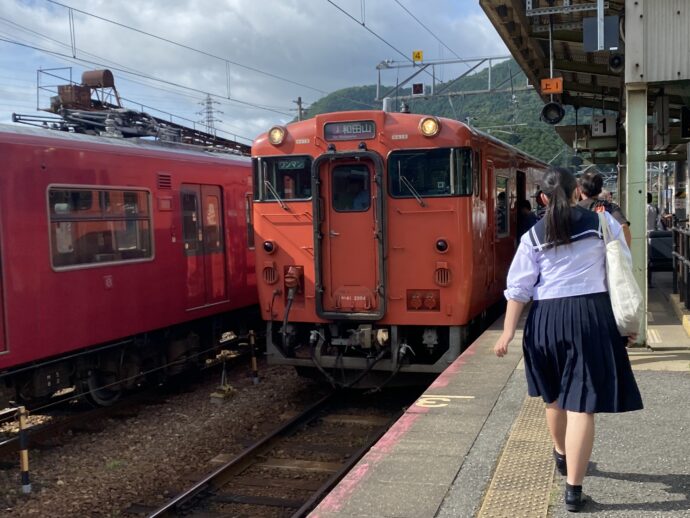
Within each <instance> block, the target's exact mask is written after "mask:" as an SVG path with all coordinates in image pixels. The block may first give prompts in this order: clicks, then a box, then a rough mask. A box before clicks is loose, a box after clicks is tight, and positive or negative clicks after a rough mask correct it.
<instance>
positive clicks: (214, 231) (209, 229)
mask: <svg viewBox="0 0 690 518" xmlns="http://www.w3.org/2000/svg"><path fill="white" fill-rule="evenodd" d="M220 216H221V209H220V199H219V198H218V196H214V195H208V196H206V200H205V204H204V237H205V239H206V249H205V252H206V253H209V252H222V251H223V239H222V238H223V226H222V222H221V219H220Z"/></svg>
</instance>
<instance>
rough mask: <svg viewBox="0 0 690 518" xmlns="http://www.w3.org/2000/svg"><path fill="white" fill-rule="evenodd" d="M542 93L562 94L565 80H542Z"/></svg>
mask: <svg viewBox="0 0 690 518" xmlns="http://www.w3.org/2000/svg"><path fill="white" fill-rule="evenodd" d="M541 93H543V94H562V93H563V78H562V77H547V78H545V79H542V80H541Z"/></svg>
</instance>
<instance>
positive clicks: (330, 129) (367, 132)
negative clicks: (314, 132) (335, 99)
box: [323, 121, 376, 140]
mask: <svg viewBox="0 0 690 518" xmlns="http://www.w3.org/2000/svg"><path fill="white" fill-rule="evenodd" d="M374 137H376V124H374V121H352V122H327V123H326V124H325V125H324V127H323V138H325V139H326V140H366V139H372V138H374Z"/></svg>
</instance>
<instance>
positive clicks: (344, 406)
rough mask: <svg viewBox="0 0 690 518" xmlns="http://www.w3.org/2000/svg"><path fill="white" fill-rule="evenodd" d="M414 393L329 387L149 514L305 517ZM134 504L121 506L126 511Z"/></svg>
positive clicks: (153, 516)
mask: <svg viewBox="0 0 690 518" xmlns="http://www.w3.org/2000/svg"><path fill="white" fill-rule="evenodd" d="M417 396H418V392H414V393H413V392H412V391H410V390H405V391H397V392H395V393H393V392H390V391H386V392H382V393H379V394H375V395H368V396H362V395H361V394H360V395H357V394H353V393H347V392H336V393H332V394H330V395H328V396H325V397H324V398H322V399H321V400H319V401H318V402H317V403H315V404H314V405H312V406H311V407H309V408H308V409H307V410H305V411H304V412H303V413H301V414H300V415H298V416H296V417H294V418H292V419H290V420H289V422H287V423H286V424H284V425H281V426H279V427H278V428H277V429H275V430H273V431H272V432H271V433H269V434H268V435H267V436H265V437H263V438H262V439H260V440H259V441H257V442H255V443H254V444H252V445H251V446H249V447H248V448H247V449H246V450H244V451H243V452H241V453H240V454H238V455H236V456H235V457H234V458H231V459H230V460H229V461H227V462H226V463H225V464H223V465H222V466H220V467H219V468H217V469H215V470H214V471H212V472H211V473H210V474H208V475H206V476H205V477H203V478H202V479H201V480H199V481H198V482H197V483H195V484H194V485H193V486H191V487H190V488H189V489H187V490H186V491H184V492H182V493H180V494H179V495H177V496H176V497H174V498H172V499H171V500H169V501H168V502H167V503H166V504H165V505H163V506H162V507H159V508H157V509H155V510H153V508H148V509H147V507H146V506H136V507H137V510H138V512H139V513H144V512H148V513H149V514H148V515H149V517H150V518H161V517H169V516H179V515H185V514H194V513H197V512H201V513H203V516H246V517H250V516H251V517H272V518H273V517H286V516H290V517H300V516H306V514H307V513H308V512H310V511H311V510H312V509H313V508H314V507H315V506H316V505H317V504H318V502H319V501H320V500H321V499H322V498H323V497H324V496H325V495H326V494H328V492H329V491H330V490H331V489H332V488H333V487H334V486H335V485H336V484H337V483H338V481H340V479H341V478H342V477H343V476H345V474H346V473H347V472H348V471H349V470H350V469H351V468H352V467H353V466H354V464H355V463H356V462H357V461H358V460H359V459H360V458H361V457H362V456H363V455H364V454H365V453H366V452H367V451H368V450H369V448H370V447H371V446H372V445H373V444H374V443H376V441H377V440H378V439H379V438H380V437H381V436H382V435H383V434H384V433H385V432H386V430H388V429H389V428H390V426H391V425H392V424H393V423H394V422H395V421H396V420H397V419H398V417H399V416H400V415H401V414H402V412H403V411H404V407H406V406H408V405H409V404H411V403H412V402H413V401H414V400H415V399H416V397H417ZM133 511H134V510H133V509H130V510H128V512H129V513H131V512H133Z"/></svg>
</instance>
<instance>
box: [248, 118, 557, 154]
mask: <svg viewBox="0 0 690 518" xmlns="http://www.w3.org/2000/svg"><path fill="white" fill-rule="evenodd" d="M375 113H376V114H380V113H385V114H386V115H387V116H392V117H393V118H394V119H398V120H404V119H408V120H409V119H410V118H415V119H417V120H418V119H420V118H422V117H428V116H430V115H429V114H428V113H401V112H383V111H382V110H355V111H345V112H342V111H341V112H331V113H321V114H318V115H315V116H314V117H312V118H310V119H305V120H303V121H293V122H290V123H288V124H287V127H288V128H290V126H293V125H298V126H302V127H304V126H306V125H307V124H315V123H316V119H317V118H323V117H328V116H331V115H337V116H343V115H345V116H349V117H350V118H351V119H354V120H358V119H365V118H369V117H371V115H372V114H375ZM434 117H436V116H435V115H434ZM437 118H438V119H439V120H440V121H441V122H442V123H443V122H445V123H446V124H448V123H450V124H452V125H455V126H457V127H462V128H465V129H467V131H469V132H470V133H471V134H472V135H474V136H475V137H479V138H483V139H486V140H488V141H490V142H492V143H493V144H495V145H496V146H499V147H502V148H504V149H508V150H510V151H511V152H512V153H514V154H515V155H518V156H520V157H521V158H523V159H525V160H529V161H532V162H534V163H535V164H540V165H543V166H547V165H548V164H546V163H545V162H544V161H542V160H541V159H539V158H537V157H534V156H532V155H530V154H528V153H526V152H525V151H522V150H521V149H518V148H516V147H515V146H513V145H511V144H508V143H507V142H505V141H503V140H501V139H499V138H496V137H495V136H493V135H491V134H489V133H486V132H484V131H481V130H478V129H477V128H475V127H473V126H469V125H467V124H465V123H464V122H461V121H459V120H456V119H450V118H448V117H437ZM267 136H268V132H264V133H262V134H261V135H259V136H258V137H257V138H256V139H255V140H254V143H255V144H256V143H257V142H258V141H260V140H263V139H266V137H267Z"/></svg>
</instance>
